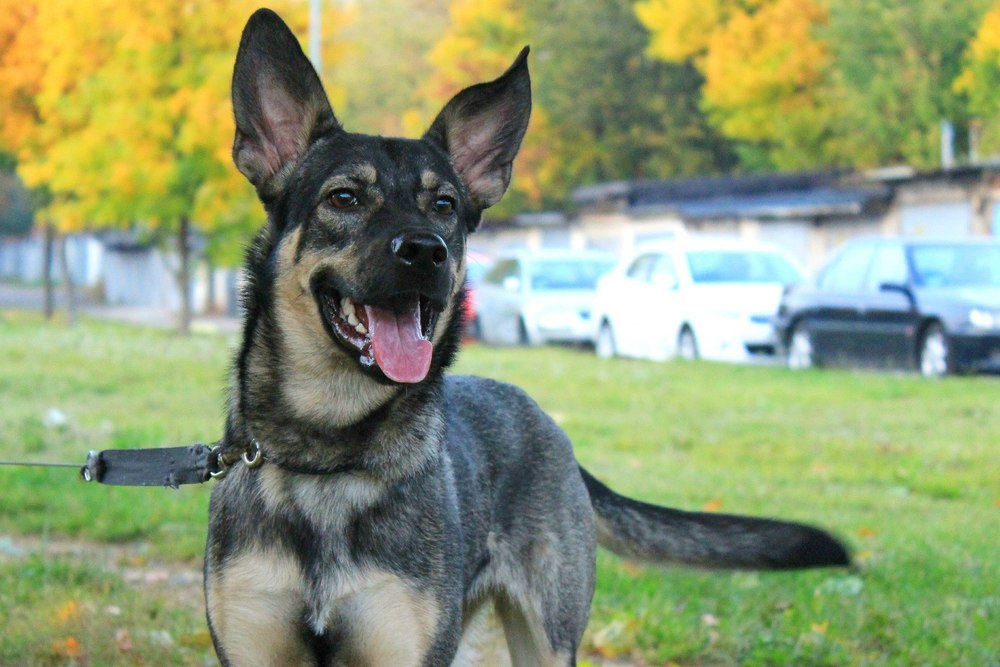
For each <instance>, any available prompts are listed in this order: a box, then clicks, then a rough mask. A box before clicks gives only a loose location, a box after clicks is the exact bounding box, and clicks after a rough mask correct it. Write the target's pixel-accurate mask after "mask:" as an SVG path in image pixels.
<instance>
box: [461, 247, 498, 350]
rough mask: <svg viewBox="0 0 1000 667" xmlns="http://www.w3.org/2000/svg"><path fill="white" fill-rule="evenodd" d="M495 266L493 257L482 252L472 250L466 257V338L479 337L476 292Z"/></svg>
mask: <svg viewBox="0 0 1000 667" xmlns="http://www.w3.org/2000/svg"><path fill="white" fill-rule="evenodd" d="M491 266H493V259H492V258H491V257H489V256H488V255H484V254H483V253H481V252H475V251H470V252H469V254H468V256H467V259H466V271H465V303H463V304H462V317H463V319H464V320H465V336H466V338H473V339H478V338H479V319H478V318H477V317H476V294H477V291H478V289H479V283H481V282H482V280H483V276H485V275H486V273H487V271H489V270H490V267H491Z"/></svg>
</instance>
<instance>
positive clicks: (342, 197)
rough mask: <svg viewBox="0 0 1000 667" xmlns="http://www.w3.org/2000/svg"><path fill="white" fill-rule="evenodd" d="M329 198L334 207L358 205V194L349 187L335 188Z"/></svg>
mask: <svg viewBox="0 0 1000 667" xmlns="http://www.w3.org/2000/svg"><path fill="white" fill-rule="evenodd" d="M329 200H330V205H331V206H333V207H334V208H351V207H352V206H357V205H358V196H357V195H356V194H354V192H353V191H352V190H348V189H347V188H340V189H338V190H334V191H333V192H331V193H330V197H329Z"/></svg>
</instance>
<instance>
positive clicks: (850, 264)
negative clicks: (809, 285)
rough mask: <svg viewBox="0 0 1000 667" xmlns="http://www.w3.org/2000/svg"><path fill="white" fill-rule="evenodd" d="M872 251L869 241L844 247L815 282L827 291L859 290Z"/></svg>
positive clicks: (873, 250)
mask: <svg viewBox="0 0 1000 667" xmlns="http://www.w3.org/2000/svg"><path fill="white" fill-rule="evenodd" d="M874 252H875V248H874V247H873V246H872V245H871V244H870V243H865V244H858V245H852V246H850V247H848V248H846V249H845V250H844V251H843V252H841V253H840V254H839V255H837V257H836V258H835V259H834V260H833V261H832V262H831V263H830V265H829V266H827V267H826V269H825V270H824V271H823V273H821V274H820V276H819V279H818V280H817V281H816V284H817V285H819V287H820V289H823V290H826V291H828V292H860V291H861V290H862V287H863V286H864V281H865V274H866V273H867V271H868V265H869V264H870V263H871V259H872V255H873V254H874Z"/></svg>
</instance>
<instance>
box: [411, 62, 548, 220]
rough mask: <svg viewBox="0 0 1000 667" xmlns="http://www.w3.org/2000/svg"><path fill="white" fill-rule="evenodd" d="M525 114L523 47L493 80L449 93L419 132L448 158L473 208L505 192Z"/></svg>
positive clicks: (527, 79)
mask: <svg viewBox="0 0 1000 667" xmlns="http://www.w3.org/2000/svg"><path fill="white" fill-rule="evenodd" d="M530 115H531V77H530V76H529V75H528V47H524V49H523V50H522V51H521V53H520V55H518V56H517V59H516V60H515V61H514V64H513V65H511V66H510V68H509V69H508V70H507V71H506V72H504V74H503V75H502V76H501V77H500V78H499V79H496V80H495V81H490V82H489V83H480V84H477V85H475V86H470V87H469V88H466V89H465V90H463V91H461V92H460V93H458V94H457V95H455V97H453V98H452V99H451V101H450V102H448V104H446V105H445V107H444V109H442V110H441V113H439V114H438V116H437V118H436V119H435V120H434V123H433V124H432V125H431V128H430V129H429V130H427V133H426V134H425V135H424V138H425V139H427V140H429V141H432V142H434V143H436V144H438V145H439V146H441V147H442V148H443V149H444V150H445V151H446V152H447V153H448V155H449V156H451V160H452V164H453V165H454V167H455V171H457V172H458V175H459V177H460V178H461V179H462V182H463V183H464V184H465V187H466V189H467V190H468V192H469V196H470V197H471V198H472V203H473V205H474V206H475V207H476V208H477V209H478V210H479V211H482V210H483V209H486V208H489V207H490V206H493V204H496V203H497V202H498V201H500V198H501V197H502V196H503V193H504V192H506V191H507V186H508V185H510V172H511V164H512V163H513V162H514V157H515V156H516V155H517V150H518V149H519V148H520V147H521V140H522V139H523V138H524V132H525V130H527V129H528V118H529V117H530ZM477 219H478V216H477Z"/></svg>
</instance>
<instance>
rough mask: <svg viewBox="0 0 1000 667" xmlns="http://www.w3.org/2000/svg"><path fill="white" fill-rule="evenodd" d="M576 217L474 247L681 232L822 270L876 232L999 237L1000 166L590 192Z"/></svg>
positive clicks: (511, 231)
mask: <svg viewBox="0 0 1000 667" xmlns="http://www.w3.org/2000/svg"><path fill="white" fill-rule="evenodd" d="M572 201H573V204H574V207H575V212H574V213H573V214H571V215H562V214H535V215H524V216H518V217H515V218H514V219H513V220H509V221H505V222H503V223H499V224H493V223H487V224H485V225H484V226H483V228H482V229H481V230H480V231H479V232H477V233H476V235H474V236H473V238H472V239H471V240H470V245H471V247H473V248H475V249H477V250H480V251H483V252H487V253H492V254H497V253H499V252H503V251H508V250H514V249H524V248H529V249H531V248H549V247H553V248H571V249H572V248H578V249H584V248H599V249H604V250H610V251H613V252H616V253H619V254H622V253H628V252H630V251H631V250H633V249H634V248H635V247H636V246H639V245H641V244H642V243H644V242H647V241H653V240H660V239H665V238H670V237H672V236H677V235H678V234H684V233H688V234H708V235H714V236H738V237H742V238H746V239H754V240H759V241H766V242H771V243H774V244H776V245H779V246H781V247H783V248H785V249H786V250H787V251H789V252H790V253H791V254H792V255H793V256H795V257H797V258H798V259H799V260H800V261H801V262H802V263H803V265H805V266H806V267H808V268H810V269H816V268H817V267H818V266H819V265H820V264H822V262H823V261H824V260H825V259H826V257H827V255H828V254H829V253H830V251H831V250H833V249H834V248H836V247H837V246H839V245H840V244H841V243H843V242H844V241H846V240H847V239H849V238H853V237H856V236H861V235H868V234H915V235H958V236H967V235H979V236H989V235H1000V206H998V204H1000V163H992V164H984V165H973V166H963V167H957V168H950V169H942V170H936V171H930V172H917V171H915V170H913V169H910V168H890V169H880V170H874V171H869V172H857V171H827V172H805V173H792V174H763V175H750V176H725V177H714V178H695V179H678V180H670V181H630V182H615V183H604V184H599V185H594V186H587V187H582V188H579V189H578V190H576V191H575V192H574V193H573V195H572Z"/></svg>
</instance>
